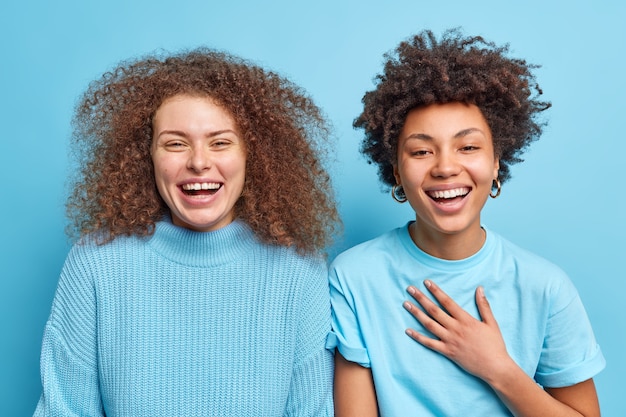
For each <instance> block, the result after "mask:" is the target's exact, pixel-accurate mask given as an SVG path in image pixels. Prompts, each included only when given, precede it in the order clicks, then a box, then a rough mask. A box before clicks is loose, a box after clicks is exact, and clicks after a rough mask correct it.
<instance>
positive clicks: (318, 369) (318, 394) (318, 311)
mask: <svg viewBox="0 0 626 417" xmlns="http://www.w3.org/2000/svg"><path fill="white" fill-rule="evenodd" d="M300 295H301V297H300V302H299V306H298V309H297V311H298V312H299V323H298V326H297V329H298V330H297V331H298V334H297V338H296V340H297V344H296V352H295V363H294V370H293V374H292V380H291V387H290V392H289V397H288V399H287V407H286V409H285V416H298V417H300V416H324V417H332V416H333V415H334V408H333V385H332V384H333V370H334V369H333V366H334V365H333V364H334V362H333V354H332V352H331V351H329V350H327V349H326V338H327V337H328V334H329V332H330V295H329V290H328V273H327V268H326V266H325V265H324V264H323V263H322V262H321V261H320V263H319V264H317V265H315V266H314V267H313V269H312V271H311V273H310V274H308V276H307V274H303V286H302V287H301V288H300Z"/></svg>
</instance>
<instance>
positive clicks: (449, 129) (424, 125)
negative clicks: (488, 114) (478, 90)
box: [400, 102, 491, 140]
mask: <svg viewBox="0 0 626 417" xmlns="http://www.w3.org/2000/svg"><path fill="white" fill-rule="evenodd" d="M469 131H478V132H482V133H483V134H484V135H485V136H487V137H489V138H490V137H491V130H490V129H489V125H488V124H487V120H486V119H485V117H484V116H483V113H482V112H481V110H480V109H479V108H478V106H476V105H474V104H465V103H459V102H452V103H445V104H431V105H428V106H423V107H418V108H415V109H412V110H411V111H409V113H408V114H407V117H406V119H405V122H404V126H403V128H402V131H401V134H400V139H401V140H402V139H403V138H404V139H406V138H408V137H432V138H437V137H454V136H456V135H458V134H459V133H460V132H469Z"/></svg>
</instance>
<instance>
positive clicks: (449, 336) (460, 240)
mask: <svg viewBox="0 0 626 417" xmlns="http://www.w3.org/2000/svg"><path fill="white" fill-rule="evenodd" d="M498 167H499V164H498V159H497V158H496V157H495V155H494V151H493V141H492V137H491V131H490V129H489V127H488V125H487V123H486V121H485V119H484V117H483V115H482V113H481V112H480V110H479V109H478V107H476V106H472V105H465V104H461V103H448V104H437V105H431V106H427V107H421V108H418V109H414V110H412V111H411V112H410V113H409V114H408V116H407V119H406V122H405V126H404V128H403V130H402V133H401V135H400V138H399V141H398V161H397V165H396V167H395V174H396V180H397V181H398V183H399V184H401V185H402V186H403V189H404V191H405V194H406V196H407V198H408V200H409V203H410V204H411V206H412V207H413V209H414V210H415V213H416V222H415V223H413V227H412V229H411V231H410V232H411V237H412V239H413V241H414V242H415V244H416V245H417V246H419V247H420V248H421V249H422V250H424V251H425V252H427V253H429V254H431V255H433V256H437V257H440V258H442V259H451V260H455V259H463V258H466V257H468V256H471V255H472V254H474V253H476V252H477V251H478V250H479V249H480V248H481V247H482V245H483V243H484V240H485V234H484V231H483V230H482V228H481V227H480V211H481V210H482V207H483V205H484V204H485V201H486V199H487V196H488V195H489V192H490V190H491V184H492V180H493V179H494V178H496V175H497V173H498ZM425 285H426V287H427V288H428V290H429V292H430V295H432V297H434V299H435V300H437V302H438V304H439V305H437V304H436V303H435V302H433V300H432V299H431V298H429V297H427V296H426V295H425V294H424V293H422V292H421V291H419V290H418V289H417V288H416V287H413V286H411V287H409V289H408V291H409V294H410V295H411V296H412V297H413V299H414V300H415V302H416V304H419V306H420V307H421V308H420V307H417V306H416V304H413V303H410V302H406V303H405V304H404V308H405V309H407V311H408V312H409V313H410V314H412V315H413V317H415V319H416V320H417V321H419V322H420V323H421V324H422V325H423V326H424V327H425V328H426V329H427V330H429V332H431V333H432V334H433V335H434V336H435V337H436V338H430V337H427V336H425V335H422V334H420V333H418V332H416V331H414V330H411V329H408V330H407V334H408V335H409V336H410V337H411V338H413V339H414V340H415V341H417V342H418V343H420V344H422V345H424V346H425V347H427V348H429V349H432V350H434V351H436V352H439V353H440V354H442V355H444V356H446V357H447V358H449V359H450V360H452V361H454V362H455V363H457V364H458V365H459V366H461V367H462V368H464V369H465V370H466V371H467V372H469V373H471V374H473V375H475V376H476V377H478V378H480V379H482V380H484V381H485V382H486V383H487V384H489V385H490V386H491V388H492V389H493V390H494V392H495V393H496V395H498V397H499V398H500V399H501V401H502V402H503V403H504V404H505V405H506V406H507V407H508V408H509V410H510V411H511V413H513V415H515V416H518V417H530V416H537V417H539V416H541V417H545V416H554V417H557V416H578V417H580V416H585V417H597V416H600V409H599V405H598V399H597V395H596V390H595V386H594V383H593V380H592V379H590V380H587V381H584V382H581V383H579V384H576V385H573V386H570V387H564V388H548V387H546V388H542V387H540V386H539V385H537V383H536V382H535V381H534V380H533V379H532V378H531V377H529V376H528V375H527V374H526V373H525V372H524V371H523V370H522V369H521V368H520V367H519V366H518V365H517V364H516V363H515V362H514V361H513V359H512V358H511V357H510V356H509V354H508V353H507V350H506V346H505V343H504V340H503V338H502V334H501V332H500V329H499V327H498V323H497V321H496V319H495V317H494V316H493V313H492V311H491V309H490V307H489V303H488V301H487V299H486V298H485V296H484V293H483V290H482V288H478V289H477V291H476V304H477V306H478V311H479V314H480V320H477V319H475V318H474V317H473V316H471V315H470V314H468V313H467V312H466V311H465V310H463V309H462V308H461V307H460V306H458V305H457V304H456V303H455V302H454V300H452V299H451V298H450V297H448V296H447V295H446V293H445V292H444V291H442V290H441V289H440V288H439V287H438V286H437V285H436V284H435V283H433V282H431V281H428V280H427V281H426V282H425ZM335 365H336V367H335V404H336V405H335V407H336V411H337V413H336V415H337V416H339V417H352V416H355V417H356V416H360V417H369V416H371V417H375V416H377V415H378V409H377V401H376V392H375V387H374V383H373V378H372V373H371V370H370V369H369V368H363V367H361V366H359V365H358V364H355V363H352V362H349V361H346V360H345V359H344V358H343V357H342V356H341V354H340V353H339V352H337V354H336V355H335ZM407 366H410V364H407Z"/></svg>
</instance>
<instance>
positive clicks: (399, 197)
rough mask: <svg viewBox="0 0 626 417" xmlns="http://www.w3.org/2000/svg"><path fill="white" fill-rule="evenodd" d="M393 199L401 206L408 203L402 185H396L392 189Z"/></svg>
mask: <svg viewBox="0 0 626 417" xmlns="http://www.w3.org/2000/svg"><path fill="white" fill-rule="evenodd" d="M391 197H393V199H394V200H396V201H397V202H398V203H400V204H402V203H406V201H407V198H406V195H405V194H404V190H403V189H402V185H400V184H395V185H394V186H393V187H391Z"/></svg>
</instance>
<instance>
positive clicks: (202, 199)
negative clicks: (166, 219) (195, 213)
mask: <svg viewBox="0 0 626 417" xmlns="http://www.w3.org/2000/svg"><path fill="white" fill-rule="evenodd" d="M189 184H218V185H219V187H218V188H216V189H215V188H211V189H213V190H214V192H213V193H203V194H195V195H194V194H189V193H186V192H185V190H184V189H183V187H184V186H186V185H189ZM176 188H177V189H178V191H179V195H180V196H181V199H182V200H183V201H184V202H185V204H187V205H189V206H206V205H207V204H211V203H213V202H214V201H215V200H216V199H217V198H218V197H219V195H220V194H221V191H222V189H223V188H224V182H223V181H217V180H214V179H209V178H189V179H186V180H184V181H181V182H179V183H177V184H176ZM203 191H209V190H208V189H204V190H203Z"/></svg>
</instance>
